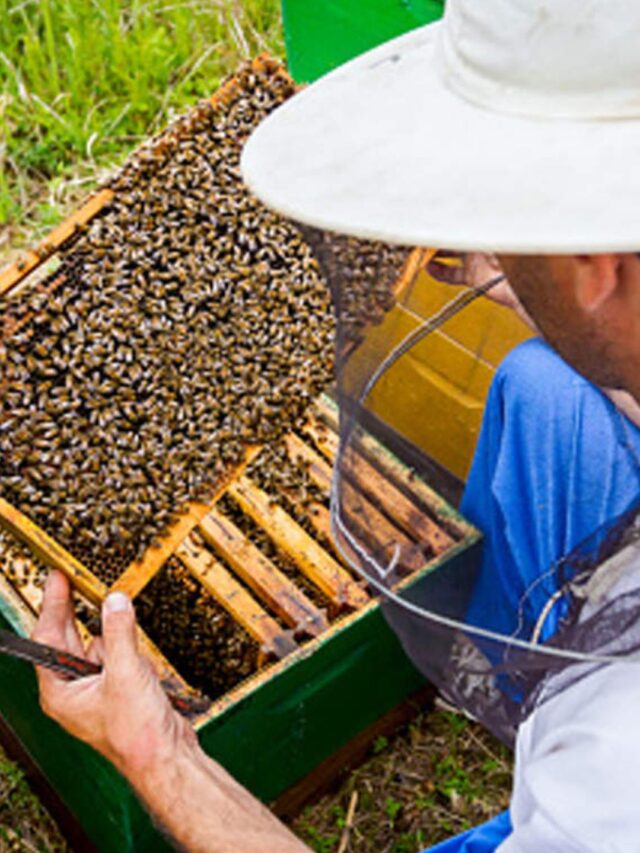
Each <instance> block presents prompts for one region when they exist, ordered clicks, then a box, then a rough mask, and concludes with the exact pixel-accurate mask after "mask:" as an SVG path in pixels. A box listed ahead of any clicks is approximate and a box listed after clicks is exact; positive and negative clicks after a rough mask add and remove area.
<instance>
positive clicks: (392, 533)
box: [285, 433, 430, 571]
mask: <svg viewBox="0 0 640 853" xmlns="http://www.w3.org/2000/svg"><path fill="white" fill-rule="evenodd" d="M285 442H286V445H287V449H288V451H289V454H290V456H291V458H292V459H294V460H295V459H297V458H298V459H303V460H304V461H305V462H308V463H309V466H308V468H307V471H308V472H309V476H310V477H311V479H312V480H313V481H314V482H315V483H316V484H317V485H318V486H319V487H320V488H322V489H324V488H330V485H331V466H330V465H329V464H328V463H327V462H325V461H324V459H322V457H320V456H319V455H318V454H317V453H316V451H315V450H313V449H312V448H311V447H309V445H308V444H306V443H305V442H304V441H303V440H302V439H301V438H300V437H299V436H297V435H295V433H289V434H288V435H287V436H286V438H285ZM327 484H328V485H327ZM342 497H343V499H344V511H345V514H346V517H347V518H348V519H349V522H350V523H352V524H353V525H354V526H355V527H357V528H358V529H359V530H360V531H361V532H362V534H363V535H367V534H369V535H370V536H371V535H372V534H373V536H374V537H375V541H374V543H373V544H374V546H375V547H376V549H379V548H384V549H387V548H392V546H396V545H398V546H400V549H401V551H400V553H401V557H400V564H401V565H402V566H403V567H404V568H405V569H406V570H408V571H418V570H419V569H421V568H422V567H423V566H424V564H425V562H426V558H425V555H424V554H423V553H422V551H421V549H420V544H419V539H418V540H417V541H416V539H412V538H410V537H409V536H407V535H405V533H403V531H402V530H400V529H399V528H398V527H397V526H396V525H395V524H394V523H393V521H391V520H390V519H389V518H388V517H387V516H386V515H384V513H383V512H382V511H381V510H379V509H378V507H377V506H376V505H375V504H374V503H372V502H371V501H370V500H369V499H368V498H367V497H366V496H365V495H364V494H362V493H361V492H360V491H359V490H357V489H356V488H354V486H353V485H352V484H351V483H349V482H348V481H346V480H345V481H343V483H342ZM386 506H387V507H388V509H389V513H390V514H393V516H394V518H395V506H393V505H389V504H387V505H386ZM427 520H429V521H430V519H427Z"/></svg>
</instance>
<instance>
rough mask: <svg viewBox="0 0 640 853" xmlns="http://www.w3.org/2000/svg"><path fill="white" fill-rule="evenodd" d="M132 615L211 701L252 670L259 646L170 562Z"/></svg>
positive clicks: (188, 575) (139, 600)
mask: <svg viewBox="0 0 640 853" xmlns="http://www.w3.org/2000/svg"><path fill="white" fill-rule="evenodd" d="M136 612H137V615H138V618H139V619H140V623H141V625H142V627H143V628H144V629H145V631H146V632H147V634H148V635H149V637H151V639H152V640H154V641H155V642H156V643H158V645H159V646H160V647H161V648H162V651H163V653H164V654H165V655H166V656H167V657H168V658H169V659H170V660H171V662H172V664H173V665H174V666H175V667H176V668H177V669H178V671H179V672H180V674H181V675H182V676H183V677H184V678H186V680H187V681H188V682H189V684H190V685H192V686H193V687H195V688H196V689H198V690H200V691H202V692H203V693H205V694H206V695H207V696H209V698H210V699H216V698H217V697H218V696H220V695H222V694H223V693H226V692H227V691H228V690H231V688H232V687H235V686H236V684H238V683H239V682H241V681H244V679H245V678H247V676H249V675H251V673H252V672H254V671H255V669H256V664H257V657H258V644H257V643H256V642H255V641H254V640H252V638H251V637H250V636H249V635H248V634H247V633H246V631H244V630H243V628H241V627H240V626H239V625H238V624H237V623H236V622H235V621H234V620H233V618H232V617H231V616H230V615H229V614H228V613H227V612H226V610H224V609H223V608H222V607H221V606H220V605H219V604H217V602H216V601H214V599H213V598H211V596H210V595H208V594H207V593H206V592H205V591H204V589H203V588H202V586H201V585H200V584H199V583H198V581H196V580H194V578H193V577H192V576H191V575H190V574H189V572H188V571H187V570H186V569H185V568H184V566H183V565H182V564H181V563H180V562H179V561H178V560H176V559H175V558H173V557H172V558H170V559H169V560H168V561H167V563H166V565H165V566H163V568H162V571H161V572H160V573H159V574H158V575H156V577H155V578H154V579H153V580H152V581H151V583H150V584H149V586H148V587H147V589H145V591H144V592H143V593H142V595H140V597H139V598H138V599H137V600H136ZM195 651H197V654H194V652H195Z"/></svg>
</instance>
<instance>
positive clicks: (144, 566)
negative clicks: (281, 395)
mask: <svg viewBox="0 0 640 853" xmlns="http://www.w3.org/2000/svg"><path fill="white" fill-rule="evenodd" d="M260 450H261V448H260V447H257V446H254V447H248V448H247V450H246V451H245V458H244V461H243V462H242V463H241V464H240V465H238V466H237V467H236V468H234V469H233V470H232V471H230V472H229V473H228V474H227V475H226V476H224V477H221V479H220V481H219V483H218V484H217V486H216V488H215V491H214V495H213V497H212V498H211V500H210V501H209V503H206V504H204V503H192V504H190V505H189V508H188V509H187V510H186V512H184V513H183V514H182V515H181V516H180V518H178V520H177V521H176V522H175V524H173V525H172V526H171V527H170V528H169V530H168V531H167V533H166V534H165V535H164V536H163V537H162V538H161V539H160V542H159V544H158V545H150V546H149V547H148V548H147V550H146V551H145V553H144V554H143V555H142V557H141V558H140V559H139V560H135V561H134V562H133V563H131V564H130V565H129V566H127V568H126V569H125V570H124V572H123V573H122V574H121V575H120V577H119V578H118V579H117V580H116V581H115V582H114V583H113V584H112V586H111V590H112V591H114V592H115V591H117V592H124V593H126V594H127V595H128V596H129V597H130V598H135V597H136V596H137V595H139V594H140V593H141V592H142V590H143V589H144V588H145V586H146V585H147V584H148V583H149V582H150V581H151V580H152V578H154V577H155V575H156V574H157V573H158V572H159V571H160V569H161V568H162V566H163V565H164V564H165V563H166V562H167V560H168V559H169V557H170V556H171V555H172V554H174V553H175V551H176V549H177V548H178V547H179V546H180V544H181V543H182V542H183V541H184V540H185V539H186V538H187V536H188V535H189V534H190V533H191V531H192V530H194V529H195V528H196V527H197V526H198V525H199V524H200V522H201V521H202V519H203V518H204V517H205V516H206V515H207V513H209V512H210V511H211V510H212V509H213V507H214V506H215V504H216V503H217V502H218V501H219V500H220V498H221V497H222V495H223V494H224V492H225V490H226V488H227V486H228V484H229V482H230V481H231V480H233V479H234V478H236V477H238V476H239V475H240V474H241V473H242V471H244V470H245V468H246V467H247V465H250V464H251V461H252V460H253V459H255V457H256V456H257V455H258V453H260Z"/></svg>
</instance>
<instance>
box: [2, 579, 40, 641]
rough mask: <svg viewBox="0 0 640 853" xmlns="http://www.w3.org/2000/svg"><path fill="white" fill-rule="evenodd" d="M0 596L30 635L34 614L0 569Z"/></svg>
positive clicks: (34, 619) (33, 624) (33, 626)
mask: <svg viewBox="0 0 640 853" xmlns="http://www.w3.org/2000/svg"><path fill="white" fill-rule="evenodd" d="M0 598H2V600H3V601H5V602H7V604H8V605H9V606H10V607H11V609H12V610H13V611H14V612H15V614H16V615H17V617H18V619H19V620H20V625H21V626H22V629H23V631H24V633H25V634H26V635H27V636H30V635H31V633H32V631H33V629H34V628H35V627H36V614H35V613H34V612H33V610H32V609H31V607H29V605H28V604H27V603H26V601H25V600H24V599H23V598H22V596H21V595H20V594H19V592H18V591H17V589H16V588H15V587H14V586H13V585H12V584H11V582H10V581H9V580H8V578H7V577H6V576H5V575H4V573H3V572H1V571H0Z"/></svg>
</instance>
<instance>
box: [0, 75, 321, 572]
mask: <svg viewBox="0 0 640 853" xmlns="http://www.w3.org/2000/svg"><path fill="white" fill-rule="evenodd" d="M238 77H239V83H240V85H239V86H238V87H237V89H236V94H235V95H234V96H233V97H231V98H230V99H228V100H227V101H226V102H225V103H224V104H223V105H221V106H218V107H216V108H213V107H212V106H211V105H210V104H209V103H208V102H206V103H202V104H200V105H199V106H198V107H197V108H196V109H194V110H193V111H192V112H190V113H189V114H188V115H186V116H184V117H182V118H181V119H179V120H178V121H177V122H175V123H174V125H173V126H171V127H170V128H169V129H168V130H167V131H165V133H163V134H162V135H161V136H160V137H158V138H157V139H155V140H152V141H151V142H150V143H149V144H148V145H147V146H146V147H145V148H143V149H142V150H141V151H139V152H138V153H137V155H136V156H134V157H133V159H132V160H131V161H130V162H129V163H128V164H126V165H125V167H124V169H123V170H122V172H121V174H120V175H119V176H118V177H116V179H115V180H114V181H113V184H112V186H113V189H114V190H115V195H114V199H113V201H112V202H111V203H110V204H109V205H108V207H107V208H106V209H105V210H104V211H103V213H102V214H101V215H100V217H99V218H98V219H97V220H95V221H94V222H93V224H92V225H91V226H90V228H89V229H88V231H87V232H86V233H85V234H80V235H79V236H78V238H77V240H76V241H75V243H74V244H73V246H72V247H71V248H70V249H69V250H67V252H66V253H65V254H64V255H63V257H62V263H61V266H60V267H59V268H58V269H57V270H56V272H55V274H54V275H55V280H56V282H59V283H58V284H57V286H56V287H55V289H54V291H53V293H52V294H50V295H45V293H43V292H42V290H43V288H40V289H36V291H35V292H33V293H32V294H31V295H27V296H23V297H22V298H20V299H18V300H12V301H11V302H10V303H9V304H8V305H7V306H6V308H7V312H6V316H7V317H9V318H10V320H11V322H12V324H13V326H14V328H16V331H15V332H14V333H13V335H12V336H11V339H10V341H9V343H8V345H7V346H6V348H5V349H3V350H2V352H1V353H0V376H1V377H2V378H1V382H2V387H3V389H4V393H3V395H2V399H1V401H0V488H1V489H2V493H3V494H4V495H5V496H6V497H7V499H8V500H9V501H10V502H12V503H14V504H15V505H17V506H18V507H19V508H21V509H23V510H24V511H25V512H26V513H27V514H28V515H29V516H30V517H31V518H33V519H34V520H35V521H36V522H37V523H38V524H40V525H41V526H42V527H44V528H45V529H46V530H47V531H48V532H50V533H51V534H52V535H53V536H54V537H55V538H56V539H57V540H58V541H59V542H61V544H63V545H64V546H65V547H67V548H68V549H69V550H70V551H71V552H72V553H74V554H75V555H76V556H77V557H79V558H80V559H82V560H83V561H84V562H85V563H86V564H87V565H89V566H90V567H91V568H93V569H94V571H96V573H98V574H99V575H100V576H101V577H102V578H103V579H104V580H107V581H110V580H113V579H114V578H115V577H117V576H118V574H119V573H120V572H121V571H122V570H123V568H124V567H125V566H126V565H128V564H129V563H130V562H131V561H132V560H134V559H136V558H137V557H139V556H140V555H141V554H142V552H143V551H144V550H145V549H146V548H147V547H148V546H149V544H150V542H151V541H152V540H153V538H154V537H155V536H157V535H158V534H159V533H161V531H162V530H163V529H165V528H166V527H167V525H168V524H170V523H171V522H172V521H173V520H174V519H175V518H176V516H177V514H178V513H180V511H181V510H183V509H184V506H185V505H186V503H187V502H188V501H189V500H193V499H195V500H200V501H206V500H207V499H209V498H210V497H211V494H212V489H213V486H214V484H215V483H216V482H217V481H218V480H219V477H220V476H221V474H223V473H224V472H226V471H227V470H228V469H229V468H230V467H232V466H233V465H235V464H237V463H239V462H240V461H241V459H242V458H243V454H244V449H245V447H246V446H247V445H250V444H255V443H263V442H268V441H270V440H272V439H274V438H276V437H277V436H278V435H280V434H281V433H282V431H283V429H284V428H286V427H288V426H290V425H291V424H292V423H293V422H295V421H296V419H297V418H299V417H300V416H301V415H302V413H303V412H304V410H305V408H306V407H307V405H308V403H309V401H310V400H311V399H313V398H314V397H315V396H316V395H317V394H318V393H319V391H320V390H321V389H322V388H324V387H325V386H326V384H327V383H328V381H329V380H330V378H331V376H332V355H333V339H334V321H333V312H332V306H331V300H330V295H329V293H328V290H327V288H326V286H325V284H324V282H323V280H322V278H321V276H320V274H319V269H318V265H317V262H316V261H315V260H314V258H313V257H312V255H311V252H310V249H309V247H308V245H307V243H306V242H305V241H304V240H303V239H302V237H301V235H300V233H299V232H298V231H297V230H296V228H295V227H294V226H293V225H292V224H291V223H289V222H288V221H286V220H284V219H282V218H281V217H279V216H277V215H275V214H273V213H272V212H270V211H269V210H267V209H266V208H264V207H263V206H262V205H261V204H260V203H259V202H258V201H257V200H256V199H255V198H253V197H252V196H251V195H250V194H249V193H248V192H247V190H246V189H245V188H244V187H243V185H242V183H241V180H240V175H239V166H238V164H239V156H240V151H241V148H242V145H243V142H244V141H245V139H246V138H247V136H248V135H249V133H250V132H251V130H252V129H253V127H254V126H255V125H256V124H257V123H258V122H259V121H260V120H261V119H262V118H263V117H264V116H265V115H266V114H267V113H268V112H269V111H270V110H271V109H273V108H274V107H275V106H277V105H278V104H279V103H281V102H282V101H283V100H284V99H285V98H286V97H287V96H288V95H289V94H290V93H291V88H290V85H289V84H288V83H287V82H286V79H285V78H284V77H283V76H282V75H279V74H273V73H264V74H260V73H256V72H255V71H254V70H253V69H251V68H246V69H245V70H243V71H242V72H241V73H240V74H239V75H238Z"/></svg>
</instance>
